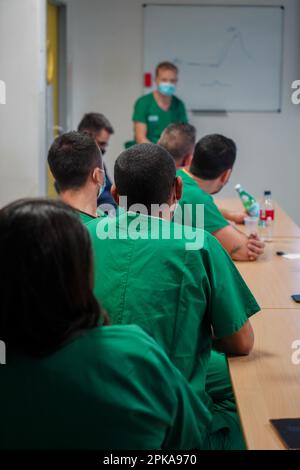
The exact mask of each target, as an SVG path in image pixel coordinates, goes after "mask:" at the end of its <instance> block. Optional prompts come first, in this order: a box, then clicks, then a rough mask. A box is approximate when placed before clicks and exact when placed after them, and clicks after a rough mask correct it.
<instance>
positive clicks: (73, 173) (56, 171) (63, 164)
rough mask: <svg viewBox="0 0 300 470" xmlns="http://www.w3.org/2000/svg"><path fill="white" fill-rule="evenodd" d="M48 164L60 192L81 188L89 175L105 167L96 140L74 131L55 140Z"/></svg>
mask: <svg viewBox="0 0 300 470" xmlns="http://www.w3.org/2000/svg"><path fill="white" fill-rule="evenodd" d="M48 163H49V167H50V170H51V172H52V174H53V176H54V178H55V180H56V182H57V185H58V187H59V190H60V191H65V190H67V189H73V188H74V189H76V188H81V187H82V186H83V185H84V184H85V182H86V180H87V178H88V176H89V174H90V173H91V172H92V171H93V170H94V169H95V168H97V167H99V168H102V165H103V164H102V156H101V151H100V150H99V147H98V146H97V144H96V142H95V140H94V139H93V138H92V137H90V136H89V135H87V134H82V133H79V132H74V131H73V132H68V133H66V134H63V135H61V136H59V137H57V138H56V139H55V141H54V142H53V144H52V145H51V147H50V150H49V153H48Z"/></svg>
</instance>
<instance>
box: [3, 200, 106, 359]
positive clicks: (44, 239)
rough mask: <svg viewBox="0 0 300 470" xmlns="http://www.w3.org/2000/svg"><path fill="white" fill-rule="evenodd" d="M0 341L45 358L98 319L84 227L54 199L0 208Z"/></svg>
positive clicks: (86, 235) (15, 203) (7, 345)
mask: <svg viewBox="0 0 300 470" xmlns="http://www.w3.org/2000/svg"><path fill="white" fill-rule="evenodd" d="M0 279H1V299H0V302H1V307H0V339H1V340H2V341H4V342H5V344H6V348H7V351H8V352H9V351H14V350H17V351H22V352H23V353H24V352H25V353H26V354H30V355H33V356H36V357H37V356H45V355H47V354H50V353H51V352H53V351H55V350H57V349H58V348H60V347H61V346H63V344H64V343H65V342H66V341H68V340H70V339H71V338H72V337H74V335H77V334H79V333H80V332H81V331H82V330H86V329H89V328H93V327H96V326H97V325H99V322H100V323H101V307H100V306H99V304H98V302H97V300H96V298H95V297H94V294H93V265H92V251H91V243H90V238H89V234H88V231H87V230H86V228H85V226H84V225H83V224H82V223H81V222H80V220H79V218H78V216H77V215H76V213H75V212H74V211H73V209H71V208H70V207H69V206H66V205H65V204H64V203H62V202H60V201H50V200H46V199H45V200H44V199H23V200H19V201H16V202H13V203H12V204H9V205H8V206H6V207H4V208H3V209H1V210H0Z"/></svg>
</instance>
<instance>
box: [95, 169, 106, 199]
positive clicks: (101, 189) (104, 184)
mask: <svg viewBox="0 0 300 470" xmlns="http://www.w3.org/2000/svg"><path fill="white" fill-rule="evenodd" d="M105 187H106V175H105V173H103V184H102V185H101V186H100V188H99V191H98V196H97V199H99V197H100V196H101V194H102V193H103V191H104V189H105Z"/></svg>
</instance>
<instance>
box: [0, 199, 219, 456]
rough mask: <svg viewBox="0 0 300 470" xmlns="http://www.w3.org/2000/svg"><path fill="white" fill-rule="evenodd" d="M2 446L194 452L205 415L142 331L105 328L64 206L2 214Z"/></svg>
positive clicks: (83, 249) (21, 207)
mask: <svg viewBox="0 0 300 470" xmlns="http://www.w3.org/2000/svg"><path fill="white" fill-rule="evenodd" d="M0 259H1V263H0V276H1V286H2V291H1V308H0V338H1V340H2V341H4V342H5V345H6V351H7V354H6V356H7V360H6V364H5V365H2V366H0V390H1V406H0V422H1V426H0V449H1V450H4V449H5V450H11V449H27V450H29V449H32V450H34V449H35V450H42V449H54V450H55V449H73V450H79V449H90V450H93V449H94V450H100V449H105V450H108V449H128V450H133V449H135V450H137V449H178V450H181V449H182V450H183V449H202V448H209V447H211V439H210V436H208V435H207V428H208V426H209V424H210V421H211V416H210V413H209V412H208V410H207V408H206V407H205V406H204V404H203V403H202V401H201V400H200V399H199V397H197V396H196V395H195V393H194V392H193V391H192V389H191V387H190V386H189V384H188V383H187V381H186V380H185V379H184V377H183V376H182V375H181V374H180V372H179V371H178V370H177V369H176V368H175V367H174V366H173V364H172V363H171V362H170V360H169V359H168V357H167V356H166V355H165V353H164V352H163V351H162V349H161V348H160V347H159V346H158V345H157V343H156V342H155V341H154V340H153V339H151V338H150V337H149V336H148V335H147V334H146V333H145V332H143V331H142V330H141V329H140V328H139V327H138V326H135V325H132V326H129V325H128V326H105V325H104V324H103V323H107V317H106V315H105V314H103V311H102V309H101V307H100V306H99V304H98V302H97V301H96V299H95V297H94V294H93V290H92V289H93V268H92V265H93V263H92V252H91V243H90V238H89V234H88V232H87V230H86V229H85V227H84V226H83V224H82V223H81V222H80V221H79V220H78V217H77V215H75V213H74V211H73V210H72V209H71V208H70V207H68V206H66V205H65V204H63V203H62V202H60V201H55V202H54V201H49V200H48V201H47V200H32V199H30V200H21V201H17V202H14V203H12V204H10V205H9V206H7V207H5V208H3V209H2V210H0Z"/></svg>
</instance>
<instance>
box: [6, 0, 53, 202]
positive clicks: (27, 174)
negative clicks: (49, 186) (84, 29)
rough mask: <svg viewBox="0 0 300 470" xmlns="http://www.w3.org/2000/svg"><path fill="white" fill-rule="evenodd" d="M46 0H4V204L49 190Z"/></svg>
mask: <svg viewBox="0 0 300 470" xmlns="http://www.w3.org/2000/svg"><path fill="white" fill-rule="evenodd" d="M45 28H46V11H45V1H44V0H0V79H1V80H4V81H5V83H6V104H5V105H2V104H0V207H1V206H2V205H4V204H6V203H7V202H10V201H12V200H14V199H16V198H19V197H24V196H37V195H42V194H44V191H45V183H46V165H45V160H44V159H45V148H44V132H45V105H44V96H45V95H44V91H45V34H46V29H45Z"/></svg>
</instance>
